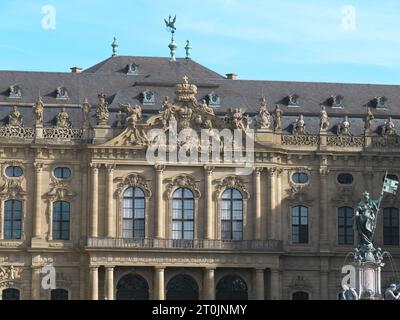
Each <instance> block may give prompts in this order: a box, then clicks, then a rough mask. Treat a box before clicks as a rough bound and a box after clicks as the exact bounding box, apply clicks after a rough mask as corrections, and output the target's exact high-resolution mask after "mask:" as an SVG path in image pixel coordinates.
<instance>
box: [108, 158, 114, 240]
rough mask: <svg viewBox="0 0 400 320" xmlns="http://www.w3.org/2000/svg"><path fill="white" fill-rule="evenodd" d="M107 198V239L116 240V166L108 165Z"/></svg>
mask: <svg viewBox="0 0 400 320" xmlns="http://www.w3.org/2000/svg"><path fill="white" fill-rule="evenodd" d="M106 168H107V179H106V180H107V182H106V183H107V198H106V207H107V221H106V222H107V223H106V226H107V227H106V237H107V238H114V237H116V234H115V214H114V208H113V204H114V199H113V190H114V188H113V180H114V169H115V165H114V164H107V165H106Z"/></svg>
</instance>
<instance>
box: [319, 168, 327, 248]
mask: <svg viewBox="0 0 400 320" xmlns="http://www.w3.org/2000/svg"><path fill="white" fill-rule="evenodd" d="M328 174H329V169H328V168H326V167H320V170H319V211H320V230H319V231H320V232H319V242H320V247H321V249H322V250H324V247H327V246H328V190H327V188H328ZM325 249H328V248H325Z"/></svg>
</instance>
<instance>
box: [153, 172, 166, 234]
mask: <svg viewBox="0 0 400 320" xmlns="http://www.w3.org/2000/svg"><path fill="white" fill-rule="evenodd" d="M155 169H156V188H157V192H156V195H157V200H156V201H157V202H156V210H157V211H156V212H157V215H156V217H157V218H156V225H157V229H156V233H155V234H156V238H157V239H163V238H164V237H165V235H164V229H165V225H164V223H165V221H164V220H165V219H164V200H163V172H164V170H165V166H163V165H156V166H155Z"/></svg>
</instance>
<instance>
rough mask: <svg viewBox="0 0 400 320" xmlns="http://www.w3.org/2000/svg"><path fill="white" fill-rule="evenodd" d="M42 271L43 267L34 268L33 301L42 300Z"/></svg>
mask: <svg viewBox="0 0 400 320" xmlns="http://www.w3.org/2000/svg"><path fill="white" fill-rule="evenodd" d="M40 269H41V267H38V266H32V282H31V299H32V300H39V299H40Z"/></svg>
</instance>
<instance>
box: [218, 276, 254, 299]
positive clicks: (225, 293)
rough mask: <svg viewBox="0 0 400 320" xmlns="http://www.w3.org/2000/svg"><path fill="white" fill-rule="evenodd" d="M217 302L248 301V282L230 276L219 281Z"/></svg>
mask: <svg viewBox="0 0 400 320" xmlns="http://www.w3.org/2000/svg"><path fill="white" fill-rule="evenodd" d="M215 297H216V300H248V298H249V297H248V289H247V285H246V282H245V281H244V280H243V279H242V278H241V277H238V276H235V275H228V276H225V277H223V278H222V279H221V280H219V281H218V284H217V290H216V296H215Z"/></svg>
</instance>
